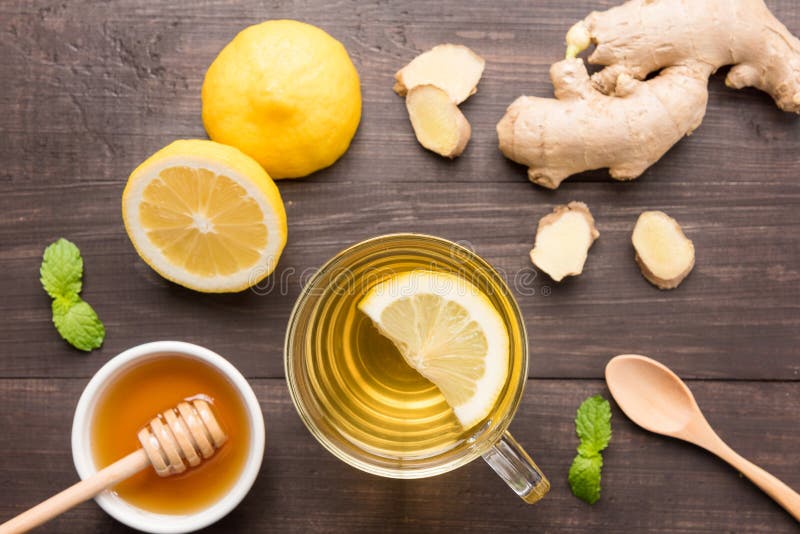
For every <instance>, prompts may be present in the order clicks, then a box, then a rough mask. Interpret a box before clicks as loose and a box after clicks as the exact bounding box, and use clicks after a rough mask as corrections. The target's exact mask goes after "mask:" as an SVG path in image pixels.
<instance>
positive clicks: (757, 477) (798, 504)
mask: <svg viewBox="0 0 800 534" xmlns="http://www.w3.org/2000/svg"><path fill="white" fill-rule="evenodd" d="M715 437H716V438H717V439H716V440H714V443H711V444H709V445H706V444H703V445H701V446H702V447H704V448H706V449H708V450H709V451H711V452H713V453H714V454H716V455H717V456H719V457H720V458H722V459H723V460H725V461H726V462H728V463H729V464H730V465H732V466H733V467H735V468H736V469H737V470H739V472H740V473H742V474H743V475H744V476H746V477H747V478H749V479H750V480H751V481H752V482H753V484H755V485H756V486H758V487H759V488H761V489H762V490H763V491H764V493H766V494H767V495H769V496H770V497H772V499H773V500H774V501H775V502H777V503H778V504H780V505H781V506H782V507H783V508H784V509H785V510H786V511H787V512H789V514H791V516H792V517H794V518H795V519H796V520H797V521H800V494H798V493H797V492H796V491H794V490H793V489H792V488H790V487H789V486H787V485H786V484H784V483H783V482H781V481H780V480H779V479H778V478H776V477H774V476H773V475H771V474H769V473H767V472H766V471H764V470H763V469H761V468H760V467H758V466H757V465H756V464H754V463H753V462H751V461H749V460H747V459H745V458H743V457H742V456H740V455H739V454H738V453H737V452H736V451H734V450H733V449H731V448H730V447H729V446H728V444H727V443H725V442H724V441H722V439H721V438H719V437H718V436H715Z"/></svg>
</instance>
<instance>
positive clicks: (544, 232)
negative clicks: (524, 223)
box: [531, 202, 600, 282]
mask: <svg viewBox="0 0 800 534" xmlns="http://www.w3.org/2000/svg"><path fill="white" fill-rule="evenodd" d="M598 237H600V232H598V231H597V228H596V227H595V225H594V218H593V217H592V214H591V212H589V207H588V206H587V205H586V204H584V203H583V202H570V203H569V204H567V205H566V206H556V207H555V208H554V209H553V212H552V213H550V214H548V215H545V216H544V217H542V218H541V220H540V221H539V226H538V228H537V229H536V242H535V244H534V246H533V250H531V261H532V262H533V264H534V265H536V267H538V268H539V269H541V270H542V271H544V272H546V273H547V274H548V275H550V278H552V279H553V280H555V281H556V282H560V281H561V280H562V279H563V278H564V277H565V276H577V275H579V274H581V272H583V265H584V264H585V263H586V257H587V256H588V253H589V248H590V247H591V246H592V243H594V241H595V239H597V238H598Z"/></svg>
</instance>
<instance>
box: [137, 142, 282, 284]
mask: <svg viewBox="0 0 800 534" xmlns="http://www.w3.org/2000/svg"><path fill="white" fill-rule="evenodd" d="M122 218H123V220H124V222H125V229H126V230H127V232H128V236H129V237H130V239H131V241H132V242H133V246H134V247H135V248H136V251H137V252H138V253H139V255H140V256H141V257H142V259H143V260H144V261H145V262H146V263H147V264H148V265H149V266H150V267H152V268H153V269H154V270H155V271H156V272H158V273H159V274H160V275H161V276H163V277H164V278H166V279H168V280H171V281H173V282H175V283H177V284H180V285H182V286H185V287H188V288H190V289H194V290H197V291H203V292H206V293H222V292H233V291H241V290H243V289H246V288H248V287H250V286H252V285H254V284H256V283H257V282H259V281H261V280H262V279H264V278H265V277H266V276H267V275H269V274H270V273H271V272H272V271H273V270H274V269H275V266H276V265H277V263H278V258H279V257H280V255H281V252H282V251H283V247H284V245H285V244H286V212H285V211H284V208H283V201H282V200H281V196H280V193H279V192H278V188H277V187H276V186H275V183H274V182H273V181H272V179H271V178H270V177H269V175H268V174H267V173H266V171H265V170H264V169H263V167H261V165H259V164H258V163H257V162H256V161H255V160H254V159H252V158H251V157H249V156H247V155H245V154H244V153H243V152H241V151H239V150H238V149H236V148H233V147H229V146H226V145H222V144H219V143H215V142H213V141H205V140H200V139H192V140H181V141H175V142H173V143H172V144H170V145H168V146H167V147H165V148H163V149H161V150H159V151H158V152H156V153H155V154H153V155H152V156H150V157H149V158H148V159H147V160H146V161H144V163H142V164H141V165H139V166H138V167H137V168H136V169H135V170H134V171H133V173H131V175H130V178H128V184H127V185H126V186H125V191H124V192H123V194H122Z"/></svg>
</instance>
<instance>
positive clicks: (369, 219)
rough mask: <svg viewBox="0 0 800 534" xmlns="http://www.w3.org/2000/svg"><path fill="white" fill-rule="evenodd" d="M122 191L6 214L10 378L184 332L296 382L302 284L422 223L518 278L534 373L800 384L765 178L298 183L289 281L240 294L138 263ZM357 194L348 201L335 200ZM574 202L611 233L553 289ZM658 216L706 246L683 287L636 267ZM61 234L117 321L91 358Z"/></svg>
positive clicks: (790, 216)
mask: <svg viewBox="0 0 800 534" xmlns="http://www.w3.org/2000/svg"><path fill="white" fill-rule="evenodd" d="M640 185H645V186H646V187H640ZM121 186H122V184H118V185H117V184H113V185H110V184H109V185H97V186H96V187H94V188H92V189H91V190H87V189H86V188H77V187H63V188H62V187H59V188H57V193H56V192H55V191H52V190H49V189H40V188H19V189H17V190H16V191H15V192H14V193H13V196H14V200H15V204H14V205H10V206H8V208H7V209H6V211H5V212H4V213H3V214H0V242H2V243H3V244H4V246H3V248H2V249H0V260H2V263H3V265H4V268H5V272H6V276H4V277H2V278H0V288H2V292H3V294H4V295H5V302H4V313H5V314H7V315H6V316H7V317H9V320H6V321H2V322H0V340H1V341H2V343H3V346H4V353H5V355H6V357H4V358H0V375H3V376H81V377H86V376H90V375H91V374H92V373H93V372H94V371H95V370H96V369H97V368H98V367H99V365H100V364H101V363H102V362H104V361H105V360H106V359H107V358H109V357H111V356H113V355H114V354H116V353H118V352H119V351H121V350H124V349H125V348H127V347H129V346H132V345H135V344H138V343H141V342H143V341H148V340H154V339H172V338H180V339H185V340H188V341H194V342H197V343H200V344H203V345H207V346H209V347H211V348H213V349H215V350H218V351H219V352H221V353H223V354H224V355H225V356H227V357H228V358H230V359H231V360H232V361H234V362H235V363H236V364H237V365H239V366H240V367H241V368H242V370H243V371H244V372H245V373H246V374H248V375H249V376H266V377H276V376H282V374H283V365H282V344H283V336H284V329H285V326H286V323H287V321H288V317H289V313H290V311H291V307H292V304H293V302H294V300H295V298H296V297H297V295H298V293H299V291H300V288H301V285H302V281H303V280H306V279H307V277H308V275H309V274H310V273H311V272H313V271H314V270H315V269H316V268H318V267H319V266H320V265H322V263H324V261H325V260H326V259H327V258H329V257H330V256H332V255H333V254H335V253H336V252H337V251H338V250H340V249H342V248H344V247H346V246H348V245H349V244H352V243H354V242H356V241H358V240H361V239H364V238H367V237H370V236H372V235H376V234H380V233H389V232H398V231H419V232H426V233H432V234H435V235H440V236H443V237H446V238H450V239H453V240H459V241H463V242H465V243H466V244H468V245H469V246H472V247H473V248H474V249H475V250H476V251H477V252H478V253H480V254H481V255H483V256H484V257H485V258H487V259H488V260H489V261H490V262H492V263H493V264H494V265H495V266H496V267H497V268H498V269H500V270H501V271H502V272H503V273H504V274H505V276H506V278H507V280H508V281H509V283H510V284H511V285H512V286H514V288H515V292H516V294H517V297H518V299H519V301H520V304H521V306H522V308H523V312H524V314H525V318H526V323H527V326H528V330H529V332H530V336H531V351H532V355H533V356H532V366H531V374H532V376H536V377H573V376H574V377H595V378H600V377H602V367H603V364H604V362H605V361H606V360H607V359H608V358H609V357H610V356H612V355H614V354H618V353H621V352H642V353H645V354H650V355H652V356H655V357H659V358H662V359H664V361H665V362H667V363H668V364H670V365H673V366H675V368H676V369H678V370H679V371H681V372H682V373H683V374H685V375H686V376H691V377H717V378H726V377H727V378H738V379H742V378H762V379H781V380H789V379H791V380H796V379H798V378H800V362H798V359H797V356H796V355H797V346H798V344H800V328H798V326H800V315H799V314H798V308H800V284H798V280H800V270H798V267H797V265H798V236H800V210H798V207H800V184H798V183H794V184H785V183H771V182H767V183H764V184H760V183H758V182H757V181H751V182H748V183H742V184H739V186H738V188H737V189H736V191H737V195H736V196H735V198H729V197H727V196H725V195H724V194H722V193H710V192H707V193H706V194H707V196H706V195H703V196H704V198H702V199H699V198H698V194H697V193H695V192H694V191H693V188H692V186H691V183H687V182H685V181H683V182H680V183H678V184H666V183H661V182H653V183H647V184H605V183H580V184H573V186H574V187H570V188H568V189H567V188H565V189H562V190H559V191H557V192H554V193H547V194H543V193H541V192H539V191H535V190H532V189H531V187H532V186H530V185H529V184H524V183H520V184H503V185H502V186H498V185H497V184H472V183H463V184H459V187H458V188H453V187H452V186H450V185H445V184H436V183H432V184H428V185H427V186H426V187H425V189H424V191H425V195H424V197H423V195H420V194H419V192H418V191H417V190H416V189H411V190H409V189H408V187H407V185H405V184H394V183H385V182H384V183H380V184H377V185H376V186H375V187H369V188H364V187H349V186H347V185H346V184H335V183H324V182H320V183H315V184H311V183H309V182H306V181H298V182H294V183H287V184H284V185H282V191H283V195H284V198H285V200H286V203H287V208H288V212H289V234H290V236H289V244H288V246H287V248H286V252H285V254H284V256H283V258H282V260H281V263H280V266H279V269H278V274H276V275H275V276H274V277H273V280H272V282H273V283H274V286H273V288H272V289H271V290H270V291H269V292H268V294H256V293H254V292H245V293H243V294H240V295H228V296H210V295H201V294H197V293H194V292H191V291H187V290H184V289H182V288H180V287H177V286H174V285H172V284H170V283H168V282H165V281H164V280H162V279H161V278H160V277H159V276H158V275H156V274H155V273H154V272H152V271H151V270H150V269H149V268H148V267H147V266H146V265H145V264H144V263H143V262H142V261H141V260H139V259H138V258H137V256H136V254H135V252H134V250H133V248H132V247H131V245H130V243H129V242H128V239H127V236H126V235H125V233H124V230H123V228H122V224H121V221H120V220H119V219H118V216H119V215H118V202H119V196H120V190H121ZM343 187H344V188H345V191H348V193H347V194H348V195H349V198H348V199H347V200H337V199H341V197H340V196H339V195H341V194H344V192H343V191H342V188H343ZM55 194H58V196H59V197H60V202H55V201H54V199H53V196H54V195H55ZM572 199H579V200H584V201H586V202H588V203H589V205H590V206H591V208H592V209H593V210H594V213H595V217H596V218H597V221H598V226H599V228H600V232H601V237H600V239H599V240H598V241H597V243H596V244H595V245H594V247H593V248H592V250H591V252H590V257H589V260H588V263H587V267H586V272H585V273H584V274H583V275H582V276H580V277H578V278H576V279H573V280H568V281H566V282H564V283H562V284H554V283H552V281H550V280H549V279H548V277H547V276H546V275H544V274H541V273H539V274H538V275H537V273H536V271H535V270H534V269H533V266H532V265H531V264H530V260H529V259H528V251H529V250H530V248H531V246H532V242H533V233H534V228H535V225H536V221H537V220H538V218H539V217H540V216H542V215H544V214H545V213H547V212H549V211H550V209H551V206H552V205H553V204H556V203H564V202H567V201H569V200H572ZM41 206H52V208H50V209H44V208H39V207H41ZM73 206H80V207H79V208H78V209H75V208H73ZM646 208H661V209H665V210H666V211H667V212H668V213H670V214H672V215H673V216H675V217H676V218H677V219H678V220H679V221H680V222H681V223H682V224H683V225H684V228H685V229H686V232H687V233H688V235H689V236H690V237H691V238H692V239H693V240H694V241H695V245H696V247H697V254H698V259H697V266H696V267H695V270H694V272H693V273H692V275H691V276H690V277H689V278H688V279H687V280H686V282H684V284H683V285H682V286H681V287H680V288H678V289H677V290H676V291H672V292H659V291H658V290H656V289H655V288H653V287H652V286H650V285H649V284H648V283H647V282H645V280H644V279H643V278H642V276H641V275H640V274H639V270H638V268H637V266H636V265H635V263H634V261H633V251H632V248H631V245H630V232H631V229H632V227H633V224H634V223H635V221H636V217H637V215H638V213H639V212H640V211H641V210H643V209H646ZM59 235H64V236H67V237H69V238H70V239H73V240H74V241H75V242H76V243H77V244H78V245H79V246H80V247H81V249H82V250H83V252H84V256H85V258H86V285H85V290H84V296H85V297H86V299H87V300H88V301H89V302H91V303H92V304H93V305H95V306H96V307H97V309H98V311H99V313H100V314H101V317H102V318H103V319H104V320H105V322H106V325H107V327H108V337H107V341H106V344H105V346H104V347H103V349H102V350H101V351H99V352H96V353H93V354H91V355H82V354H79V353H77V351H73V350H71V349H70V348H69V347H68V346H66V344H64V343H63V342H62V341H61V340H60V338H59V337H58V336H57V334H56V332H55V331H54V329H53V327H52V325H51V324H50V317H49V313H50V310H49V306H48V299H47V297H46V295H45V294H44V292H43V291H42V290H41V288H40V287H39V282H38V266H39V262H40V257H41V251H42V249H43V248H44V246H45V245H46V244H47V243H49V242H50V241H52V240H53V239H55V238H56V237H58V236H59ZM11 318H13V320H11Z"/></svg>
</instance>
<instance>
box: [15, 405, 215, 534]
mask: <svg viewBox="0 0 800 534" xmlns="http://www.w3.org/2000/svg"><path fill="white" fill-rule="evenodd" d="M138 437H139V442H140V443H141V444H142V448H141V449H137V450H136V451H135V452H132V453H130V454H129V455H128V456H126V457H124V458H122V459H121V460H118V461H116V462H114V463H113V464H111V465H109V466H108V467H106V468H104V469H102V470H100V471H98V472H97V473H95V474H94V475H92V476H91V477H89V478H87V479H85V480H82V481H80V482H78V483H77V484H75V485H73V486H70V487H69V488H67V489H65V490H64V491H62V492H61V493H58V494H57V495H54V496H52V497H50V498H49V499H47V500H46V501H44V502H42V503H40V504H37V505H36V506H34V507H33V508H31V509H30V510H28V511H26V512H23V513H21V514H20V515H18V516H17V517H15V518H13V519H11V520H10V521H8V522H6V523H3V524H2V525H0V534H19V533H22V532H27V531H28V530H30V529H32V528H35V527H38V526H39V525H41V524H43V523H45V522H47V521H50V520H51V519H53V518H54V517H56V516H58V515H61V514H62V513H64V512H66V511H67V510H69V509H70V508H72V507H74V506H77V505H78V504H80V503H82V502H84V501H87V500H89V499H91V498H92V497H94V496H96V495H97V494H98V493H100V492H101V491H103V490H106V489H108V488H111V487H113V486H115V485H116V484H118V483H119V482H122V481H123V480H125V479H127V478H129V477H131V476H133V475H135V474H136V473H138V472H139V471H141V470H142V469H144V468H146V467H147V466H150V465H152V466H153V468H154V469H155V470H156V473H158V474H159V475H160V476H169V475H172V474H176V473H182V472H184V471H185V470H186V468H187V465H186V464H187V463H188V464H189V465H190V466H195V465H197V464H199V463H200V462H201V461H202V459H205V458H209V457H210V456H211V455H213V454H214V452H215V451H216V450H217V449H218V448H220V447H221V446H222V444H223V443H225V441H226V440H227V436H226V435H225V432H224V431H223V430H222V428H221V427H220V426H219V422H217V419H216V417H215V416H214V412H212V411H211V406H209V404H208V403H207V402H206V401H204V400H202V399H195V400H193V401H191V403H189V402H182V403H180V404H178V406H177V407H176V408H170V409H169V410H167V411H165V412H163V413H161V414H159V415H157V416H156V417H154V418H153V419H152V420H151V421H150V423H149V424H148V425H147V426H146V427H144V428H143V429H142V430H140V431H139V434H138Z"/></svg>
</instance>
